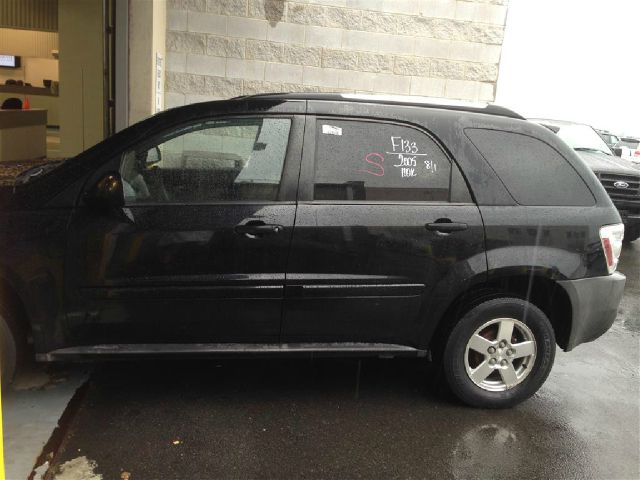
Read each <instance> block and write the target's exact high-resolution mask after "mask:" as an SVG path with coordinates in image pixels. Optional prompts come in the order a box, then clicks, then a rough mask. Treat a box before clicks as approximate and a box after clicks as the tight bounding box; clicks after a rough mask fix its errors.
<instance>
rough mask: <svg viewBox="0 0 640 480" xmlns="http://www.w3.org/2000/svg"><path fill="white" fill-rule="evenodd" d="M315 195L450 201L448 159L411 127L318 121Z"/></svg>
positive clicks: (436, 146)
mask: <svg viewBox="0 0 640 480" xmlns="http://www.w3.org/2000/svg"><path fill="white" fill-rule="evenodd" d="M316 125H317V128H316V131H317V137H316V152H315V180H314V199H315V200H364V201H449V190H450V181H451V163H450V162H449V159H448V158H447V157H446V156H445V155H444V153H443V151H442V150H441V149H440V147H438V145H437V144H436V143H435V142H434V141H433V140H432V139H431V138H430V137H429V136H427V135H426V134H424V133H422V132H420V131H418V130H415V129H413V128H410V127H405V126H400V125H395V124H388V123H379V122H367V121H355V120H335V119H331V120H326V119H319V120H317V124H316Z"/></svg>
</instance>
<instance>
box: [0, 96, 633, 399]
mask: <svg viewBox="0 0 640 480" xmlns="http://www.w3.org/2000/svg"><path fill="white" fill-rule="evenodd" d="M0 207H1V214H0V252H2V253H1V254H0V267H1V270H0V279H1V281H2V283H1V292H2V301H1V302H0V308H1V310H0V312H1V317H2V322H1V323H2V324H3V327H2V328H3V329H4V331H3V332H2V334H3V341H4V342H5V343H6V345H5V346H3V347H2V348H3V354H4V355H5V357H9V356H10V355H11V353H12V352H14V351H15V350H16V349H18V350H19V349H20V347H21V345H22V344H23V343H22V340H21V339H23V338H24V337H25V336H30V337H31V338H32V341H33V345H34V347H35V351H36V356H37V358H38V359H39V360H43V361H53V360H70V359H86V358H91V357H93V358H113V357H119V358H122V357H131V356H133V357H139V356H143V355H175V356H184V355H208V356H217V355H227V354H241V355H248V354H251V355H261V354H298V355H303V354H311V355H320V354H326V355H376V356H385V357H387V356H413V357H422V358H426V357H429V358H433V359H434V360H437V361H440V362H441V365H442V366H443V371H444V378H446V380H447V381H448V384H449V385H450V387H451V389H452V390H453V392H454V393H455V394H456V395H457V396H458V397H459V398H461V399H462V400H463V401H464V402H467V403H468V404H471V405H475V406H482V407H507V406H511V405H514V404H516V403H518V402H520V401H522V400H524V399H526V398H528V397H530V396H531V395H532V394H533V393H534V392H535V391H536V390H538V388H539V387H540V386H541V385H542V383H543V382H544V380H545V379H546V377H547V375H548V374H549V372H550V370H551V366H552V363H553V360H554V356H555V345H556V343H557V344H558V345H559V346H560V347H561V348H562V349H564V350H567V351H568V350H571V349H573V348H574V347H575V346H576V345H579V344H580V343H583V342H587V341H590V340H593V339H595V338H597V337H598V336H600V335H602V333H604V332H605V331H606V330H607V329H608V328H609V327H610V325H611V324H612V322H613V321H614V319H615V317H616V313H617V307H618V303H619V301H620V299H621V296H622V291H623V288H624V283H625V277H624V276H623V275H622V274H620V273H615V270H616V266H617V262H618V256H619V254H620V249H621V245H622V235H623V226H622V224H621V223H620V216H619V214H618V212H617V211H616V209H615V207H614V206H613V204H612V203H611V200H610V199H609V196H608V195H607V193H606V192H605V190H604V188H603V187H602V185H601V184H600V182H599V181H598V179H597V178H596V176H595V175H594V174H593V173H592V172H591V170H590V169H589V168H588V167H587V166H586V165H585V163H584V162H583V161H582V160H581V159H580V158H579V157H578V156H577V155H576V153H575V152H574V151H573V150H572V149H571V148H569V147H568V146H567V145H566V144H565V143H564V142H563V141H561V140H560V139H559V138H558V137H557V136H556V135H554V134H553V133H551V132H550V131H549V130H547V129H546V128H543V127H541V126H539V125H535V124H533V123H531V122H528V121H526V120H525V119H523V118H522V117H520V116H519V115H517V114H515V113H513V112H511V111H510V110H506V109H503V108H500V107H496V106H486V105H485V106H480V105H477V106H465V105H446V104H442V105H441V104H437V103H426V101H424V102H421V101H420V100H419V99H414V100H408V101H404V102H400V101H396V100H394V99H390V98H380V97H367V96H355V95H335V94H331V95H322V94H308V95H303V94H272V95H258V96H250V97H240V98H236V99H232V100H228V101H220V102H210V103H202V104H194V105H189V106H185V107H180V108H176V109H173V110H169V111H166V112H163V113H160V114H158V115H155V116H154V117H152V118H149V119H147V120H144V121H143V122H140V123H138V124H136V125H133V126H131V127H130V128H127V129H126V130H124V131H122V132H120V133H118V134H116V135H114V136H113V137H111V138H109V139H107V140H105V141H104V142H102V143H100V144H98V145H96V146H94V147H92V148H91V149H89V150H87V151H86V152H84V153H82V154H80V155H78V156H77V157H75V158H73V159H70V160H67V161H66V162H64V163H61V164H59V165H56V166H53V167H47V168H43V167H37V168H35V169H32V170H30V171H27V172H25V173H24V174H22V175H21V177H20V178H19V179H18V181H17V182H16V185H15V186H12V187H11V188H6V189H5V190H3V191H1V193H0ZM10 362H11V359H8V360H7V359H3V367H4V366H5V365H9V366H10ZM5 375H7V376H8V375H10V373H8V372H7V373H5Z"/></svg>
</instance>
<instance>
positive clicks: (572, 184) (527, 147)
mask: <svg viewBox="0 0 640 480" xmlns="http://www.w3.org/2000/svg"><path fill="white" fill-rule="evenodd" d="M465 133H466V135H467V137H469V139H470V140H471V142H472V143H473V144H474V145H475V146H476V148H477V149H478V150H479V151H480V153H481V154H482V156H483V157H484V158H485V159H486V160H487V162H489V164H490V165H491V167H492V168H493V169H494V171H495V172H496V173H497V174H498V176H499V177H500V179H501V180H502V182H503V183H504V185H505V187H506V188H507V190H509V193H511V196H512V197H513V198H514V200H515V201H516V202H518V203H519V204H520V205H558V206H562V205H593V204H594V203H595V200H594V198H593V195H592V194H591V191H590V190H589V188H588V187H587V185H586V184H585V183H584V180H582V177H580V175H578V173H577V172H576V171H575V169H574V168H573V167H572V166H571V165H570V164H569V162H567V160H566V159H565V158H564V157H563V156H562V155H560V153H558V152H557V151H556V150H555V149H553V148H551V146H549V145H547V144H546V143H544V142H542V141H540V140H538V139H537V138H533V137H530V136H528V135H522V134H519V133H513V132H505V131H500V130H487V129H481V128H467V129H465ZM532 179H535V181H532Z"/></svg>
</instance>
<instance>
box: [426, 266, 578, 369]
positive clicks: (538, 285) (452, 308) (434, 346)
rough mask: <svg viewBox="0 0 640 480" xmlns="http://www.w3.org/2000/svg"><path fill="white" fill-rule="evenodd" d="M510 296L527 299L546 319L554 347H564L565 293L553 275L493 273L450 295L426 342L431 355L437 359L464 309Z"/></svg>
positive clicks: (568, 318)
mask: <svg viewBox="0 0 640 480" xmlns="http://www.w3.org/2000/svg"><path fill="white" fill-rule="evenodd" d="M505 295H507V296H514V297H517V298H521V299H523V300H528V301H530V302H531V303H532V304H534V305H535V306H537V307H538V308H539V309H540V310H542V311H543V312H544V314H545V315H546V316H547V318H549V321H550V322H551V326H552V327H553V330H554V333H555V336H556V342H557V344H558V346H560V347H561V348H562V349H564V350H566V349H567V346H568V343H569V336H570V333H571V327H572V313H573V312H572V310H573V309H572V306H571V300H570V298H569V295H568V294H567V292H566V291H565V289H564V288H562V286H561V285H560V284H558V282H557V281H556V279H554V278H550V277H549V276H546V275H541V274H539V273H536V272H535V271H534V270H532V271H531V273H515V272H512V271H504V272H493V274H490V275H489V277H488V279H487V281H486V282H483V283H478V284H475V285H473V286H471V287H470V288H469V289H467V290H465V291H464V292H462V293H460V294H458V295H457V296H456V297H454V298H453V299H452V300H451V301H450V302H449V305H448V306H447V308H446V310H445V311H444V313H443V315H442V316H441V317H440V320H439V321H438V325H437V327H436V329H435V331H434V334H433V335H432V337H431V339H430V341H429V349H430V351H431V352H432V355H433V356H434V357H435V358H441V356H442V353H443V352H444V345H445V344H446V341H447V338H448V336H449V333H450V332H451V330H452V329H453V327H454V326H455V325H456V323H457V322H458V320H459V319H460V318H462V317H463V316H464V314H465V313H466V312H468V311H469V310H471V309H472V308H473V307H474V306H476V305H478V304H479V303H482V302H485V301H487V300H491V299H494V298H498V297H503V296H505Z"/></svg>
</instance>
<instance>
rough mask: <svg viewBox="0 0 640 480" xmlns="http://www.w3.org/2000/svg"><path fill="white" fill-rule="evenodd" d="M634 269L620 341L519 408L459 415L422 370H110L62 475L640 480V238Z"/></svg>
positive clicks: (61, 460)
mask: <svg viewBox="0 0 640 480" xmlns="http://www.w3.org/2000/svg"><path fill="white" fill-rule="evenodd" d="M620 270H622V271H623V272H624V273H625V274H626V275H627V277H628V283H627V287H626V290H625V297H624V300H623V302H622V304H621V306H620V315H619V317H618V320H617V321H616V323H615V324H614V326H613V327H612V329H611V330H610V331H609V332H607V334H605V335H604V336H603V337H601V338H600V339H598V340H597V341H595V342H592V343H589V344H585V345H582V346H580V347H578V348H577V349H576V350H574V351H573V352H571V353H563V352H560V351H558V355H557V356H556V364H555V366H554V369H553V371H552V372H551V375H550V377H549V379H548V380H547V382H546V384H545V385H544V386H543V387H542V389H541V390H540V391H539V392H538V393H537V394H536V395H535V396H534V397H533V398H532V399H530V400H529V401H527V402H525V403H523V404H521V405H520V406H518V407H516V408H514V409H511V410H502V411H486V410H476V409H471V408H467V407H465V406H463V405H460V404H459V403H458V402H456V401H455V400H454V399H453V398H451V397H450V395H449V394H447V393H446V391H442V390H441V389H439V388H438V387H437V384H438V382H437V379H436V375H435V373H434V371H432V370H431V369H430V367H429V366H427V365H425V364H424V363H423V362H420V361H416V360H378V359H368V360H363V361H362V362H361V363H359V361H358V360H357V359H348V360H342V359H340V360H339V359H316V360H309V359H307V360H282V359H281V360H275V359H274V360H252V361H249V360H233V361H232V360H229V361H224V362H221V361H198V362H194V361H190V362H186V361H185V362H165V361H162V362H161V361H146V362H136V363H113V364H103V365H99V366H97V367H96V368H95V370H94V373H93V374H92V376H91V378H90V380H89V383H88V388H86V389H85V390H84V391H83V393H82V395H83V396H82V398H81V399H80V402H79V403H80V407H79V408H78V410H77V411H76V412H75V414H74V416H73V418H72V420H71V421H70V424H69V425H68V426H67V431H66V435H65V438H64V440H63V442H62V445H61V448H60V450H59V452H58V455H57V456H56V459H55V462H54V463H55V468H54V470H55V469H59V468H60V466H61V465H64V467H65V470H66V471H65V474H64V475H65V476H64V478H88V475H89V474H87V472H90V471H92V470H93V471H94V472H95V473H96V474H98V475H99V474H102V475H103V477H104V479H117V478H121V474H122V472H129V473H130V474H131V475H130V477H129V478H130V479H131V480H138V479H158V478H162V479H173V478H175V479H186V478H194V479H200V478H335V477H339V478H425V477H434V478H442V479H445V478H477V477H481V478H495V479H498V478H580V479H582V478H616V479H618V478H638V477H639V476H640V470H639V468H640V467H639V465H640V444H639V438H638V437H639V431H640V416H639V415H640V412H639V409H640V377H639V362H640V360H639V351H640V334H639V331H640V320H639V319H640V241H638V242H635V243H634V244H633V245H632V246H628V245H627V246H625V249H624V251H623V254H622V259H621V265H620ZM70 461H71V462H72V463H66V462H70ZM77 465H80V466H79V467H78V468H79V470H78V471H79V472H84V473H82V475H79V476H75V477H74V476H72V475H73V474H72V471H73V469H74V468H76V466H77ZM50 473H52V472H50ZM59 478H62V477H59ZM91 478H93V477H91ZM96 478H98V477H96Z"/></svg>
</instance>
